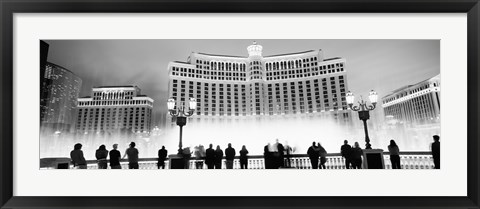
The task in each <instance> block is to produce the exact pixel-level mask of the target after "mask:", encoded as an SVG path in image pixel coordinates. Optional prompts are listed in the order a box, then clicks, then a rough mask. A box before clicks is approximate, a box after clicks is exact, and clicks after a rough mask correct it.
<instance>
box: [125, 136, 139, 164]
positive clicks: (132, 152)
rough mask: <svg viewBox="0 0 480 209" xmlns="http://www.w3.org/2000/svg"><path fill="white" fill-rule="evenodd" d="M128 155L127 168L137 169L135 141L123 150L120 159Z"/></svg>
mask: <svg viewBox="0 0 480 209" xmlns="http://www.w3.org/2000/svg"><path fill="white" fill-rule="evenodd" d="M125 156H128V169H138V150H137V148H135V142H131V143H130V147H129V148H127V150H125V154H123V157H122V159H124V158H125Z"/></svg>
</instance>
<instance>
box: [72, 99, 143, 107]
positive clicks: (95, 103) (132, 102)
mask: <svg viewBox="0 0 480 209" xmlns="http://www.w3.org/2000/svg"><path fill="white" fill-rule="evenodd" d="M100 105H102V106H117V105H150V106H153V102H151V101H148V100H113V101H79V102H78V106H100Z"/></svg>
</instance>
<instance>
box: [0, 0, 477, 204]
mask: <svg viewBox="0 0 480 209" xmlns="http://www.w3.org/2000/svg"><path fill="white" fill-rule="evenodd" d="M0 9H1V21H2V23H1V24H2V26H1V29H2V32H1V34H0V35H1V43H0V44H1V48H2V51H1V56H0V63H1V66H2V69H1V74H0V76H1V81H0V82H1V84H0V86H1V91H0V98H1V111H0V117H1V121H2V125H1V128H0V154H1V159H0V205H1V208H140V207H141V208H214V207H217V208H276V207H283V208H479V205H480V204H479V176H480V175H479V164H480V161H479V154H478V152H479V150H480V146H479V143H478V140H479V133H480V129H479V128H478V120H479V111H478V106H479V96H478V95H479V94H480V92H479V87H480V85H479V82H478V80H480V76H479V70H480V69H479V60H480V53H479V49H480V47H479V43H480V42H479V35H480V34H479V32H480V31H479V19H480V16H479V14H480V4H479V1H478V0H408V1H405V0H404V1H402V0H335V1H333V0H255V1H247V0H223V1H222V0H175V1H173V0H142V1H135V0H84V1H82V0H63V1H59V0H0ZM157 12H160V13H203V12H213V13H225V12H227V13H259V12H265V13H280V12H287V13H290V12H291V13H467V15H468V16H467V18H468V22H467V27H468V40H467V41H468V84H467V85H468V144H467V145H468V148H467V149H468V150H467V154H468V162H467V164H468V171H467V172H468V176H467V178H468V179H467V180H468V188H467V190H468V191H467V196H465V197H414V196H412V197H358V196H356V197H208V196H205V197H21V196H13V180H14V178H15V177H14V175H13V151H12V149H13V121H14V120H15V119H14V118H13V113H12V112H13V111H12V110H13V109H14V108H15V106H14V104H13V103H12V101H13V46H12V45H13V38H14V37H13V15H14V14H15V13H157Z"/></svg>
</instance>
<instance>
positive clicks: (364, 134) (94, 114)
mask: <svg viewBox="0 0 480 209" xmlns="http://www.w3.org/2000/svg"><path fill="white" fill-rule="evenodd" d="M39 44H40V135H39V145H40V147H39V153H40V156H39V158H40V169H41V170H50V169H87V170H98V169H107V170H108V169H143V170H168V169H189V170H198V169H201V170H208V169H234V170H238V171H241V170H242V169H262V170H264V169H289V170H292V169H302V170H305V169H307V170H308V169H310V170H314V169H315V170H321V169H330V170H346V169H403V170H409V169H414V170H418V169H440V165H441V163H440V156H441V154H440V142H441V140H442V139H441V132H440V127H441V126H440V124H441V114H440V112H441V111H440V105H441V104H440V101H441V96H440V95H441V91H440V86H441V77H440V40H433V39H432V40H430V39H131V40H127V39H104V40H103V39H98V40H89V39H85V40H75V39H72V40H69V39H66V40H63V39H62V40H53V39H52V40H51V39H45V40H40V41H39ZM447 140H449V139H447ZM442 149H443V148H442ZM165 172H168V171H165ZM182 172H184V171H182ZM196 172H201V171H196ZM315 172H321V171H315ZM349 172H359V171H349Z"/></svg>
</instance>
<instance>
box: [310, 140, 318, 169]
mask: <svg viewBox="0 0 480 209" xmlns="http://www.w3.org/2000/svg"><path fill="white" fill-rule="evenodd" d="M307 155H308V158H310V163H311V164H312V169H318V157H319V156H320V155H319V154H318V148H317V147H316V146H315V142H313V143H312V146H310V147H309V148H308V150H307Z"/></svg>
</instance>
